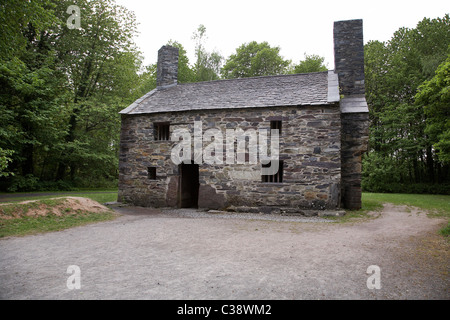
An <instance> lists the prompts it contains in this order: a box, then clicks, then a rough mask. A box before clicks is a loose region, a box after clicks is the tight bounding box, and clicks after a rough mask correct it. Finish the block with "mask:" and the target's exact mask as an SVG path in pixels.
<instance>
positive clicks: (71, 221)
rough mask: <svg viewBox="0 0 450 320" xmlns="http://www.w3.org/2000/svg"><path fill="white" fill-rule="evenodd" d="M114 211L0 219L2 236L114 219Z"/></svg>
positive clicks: (49, 230) (57, 229) (0, 233)
mask: <svg viewBox="0 0 450 320" xmlns="http://www.w3.org/2000/svg"><path fill="white" fill-rule="evenodd" d="M115 217H116V214H115V213H113V212H104V213H80V214H76V215H67V216H62V217H60V216H56V215H48V216H45V217H38V218H34V217H23V218H18V219H11V220H3V221H2V220H0V238H2V237H8V236H25V235H31V234H38V233H44V232H52V231H60V230H64V229H68V228H73V227H77V226H82V225H87V224H90V223H95V222H100V221H107V220H112V219H114V218H115Z"/></svg>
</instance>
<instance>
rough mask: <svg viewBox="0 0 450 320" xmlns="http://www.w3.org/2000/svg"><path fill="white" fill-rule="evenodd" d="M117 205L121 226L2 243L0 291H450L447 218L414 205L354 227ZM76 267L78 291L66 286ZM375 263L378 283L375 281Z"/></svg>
mask: <svg viewBox="0 0 450 320" xmlns="http://www.w3.org/2000/svg"><path fill="white" fill-rule="evenodd" d="M117 210H119V211H120V212H121V213H122V215H121V216H120V217H119V218H117V219H116V220H114V221H108V222H102V223H97V224H93V225H89V226H84V227H77V228H73V229H69V230H65V231H61V232H54V233H48V234H41V235H36V236H27V237H21V238H6V239H1V240H0V298H1V299H449V298H450V294H449V277H448V271H449V267H448V266H449V264H448V262H449V243H448V241H446V240H444V239H442V237H440V236H439V235H437V230H438V229H439V228H440V227H441V226H442V225H443V224H444V223H445V221H443V220H442V219H436V218H433V219H432V218H428V217H426V215H425V214H424V213H419V212H418V211H417V210H414V209H413V210H410V209H407V208H404V207H394V206H391V205H386V206H385V208H384V210H383V212H382V213H381V215H380V216H379V217H378V218H376V219H371V220H369V221H363V222H357V223H328V222H325V221H328V220H324V219H320V218H307V219H306V218H298V217H269V216H261V215H241V216H240V217H239V218H238V217H236V216H234V217H233V216H231V215H230V214H221V213H209V214H205V213H201V212H197V211H195V210H162V211H160V210H156V209H145V208H133V207H128V208H119V209H117ZM269 218H270V220H269ZM275 218H276V219H275ZM324 222H325V223H324ZM71 265H76V266H78V267H79V268H80V271H81V273H80V284H81V288H80V289H72V290H70V289H69V288H68V287H67V280H68V278H69V277H70V276H71V274H69V273H67V268H68V267H69V266H71ZM372 265H376V266H379V268H380V270H381V271H380V283H381V289H369V288H368V286H367V280H368V278H369V277H370V276H371V274H368V273H367V269H368V267H369V266H372Z"/></svg>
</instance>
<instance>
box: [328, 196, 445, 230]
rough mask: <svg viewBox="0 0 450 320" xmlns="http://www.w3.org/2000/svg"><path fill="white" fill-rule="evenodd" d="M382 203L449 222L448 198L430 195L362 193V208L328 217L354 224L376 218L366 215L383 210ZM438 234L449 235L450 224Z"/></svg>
mask: <svg viewBox="0 0 450 320" xmlns="http://www.w3.org/2000/svg"><path fill="white" fill-rule="evenodd" d="M384 203H392V204H394V205H406V206H409V207H417V208H420V209H423V210H426V211H427V212H428V213H429V216H430V217H441V218H447V219H449V221H450V196H448V195H431V194H399V193H363V194H362V208H361V209H360V210H355V211H350V210H349V211H347V212H346V214H345V216H343V217H330V218H329V219H332V220H335V221H336V222H343V223H344V222H355V221H362V220H367V219H369V218H373V217H376V215H374V216H370V215H368V213H369V212H374V211H375V212H377V211H381V210H382V209H383V204H384ZM440 234H442V235H443V236H448V235H449V234H450V222H449V223H448V224H447V226H446V227H444V228H443V229H441V230H440Z"/></svg>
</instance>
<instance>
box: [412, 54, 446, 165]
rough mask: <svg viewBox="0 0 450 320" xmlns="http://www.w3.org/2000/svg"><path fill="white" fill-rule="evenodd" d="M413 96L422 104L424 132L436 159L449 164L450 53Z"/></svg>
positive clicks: (418, 103)
mask: <svg viewBox="0 0 450 320" xmlns="http://www.w3.org/2000/svg"><path fill="white" fill-rule="evenodd" d="M449 49H450V48H449ZM449 51H450V50H449ZM415 98H416V104H417V105H419V106H424V113H425V116H426V128H425V133H426V134H427V135H428V137H429V139H430V141H431V143H433V147H434V149H436V151H437V157H438V159H439V160H440V161H441V162H443V163H447V164H450V54H449V55H448V57H447V60H445V61H444V62H443V63H442V64H441V65H440V66H439V67H438V68H437V70H436V74H435V76H434V77H433V78H432V79H431V80H428V81H425V82H424V83H423V84H422V85H421V86H420V87H419V92H418V93H417V94H416V97H415Z"/></svg>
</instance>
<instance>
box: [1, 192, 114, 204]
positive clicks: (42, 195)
mask: <svg viewBox="0 0 450 320" xmlns="http://www.w3.org/2000/svg"><path fill="white" fill-rule="evenodd" d="M49 193H51V195H48V194H49ZM0 195H1V196H2V202H21V201H27V200H43V199H51V198H55V197H65V196H74V197H82V198H89V199H92V200H94V201H97V202H99V203H105V202H114V201H117V189H115V190H114V189H112V190H96V191H92V190H86V191H74V192H70V191H55V192H33V193H31V195H30V193H13V194H9V193H1V194H0Z"/></svg>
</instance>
